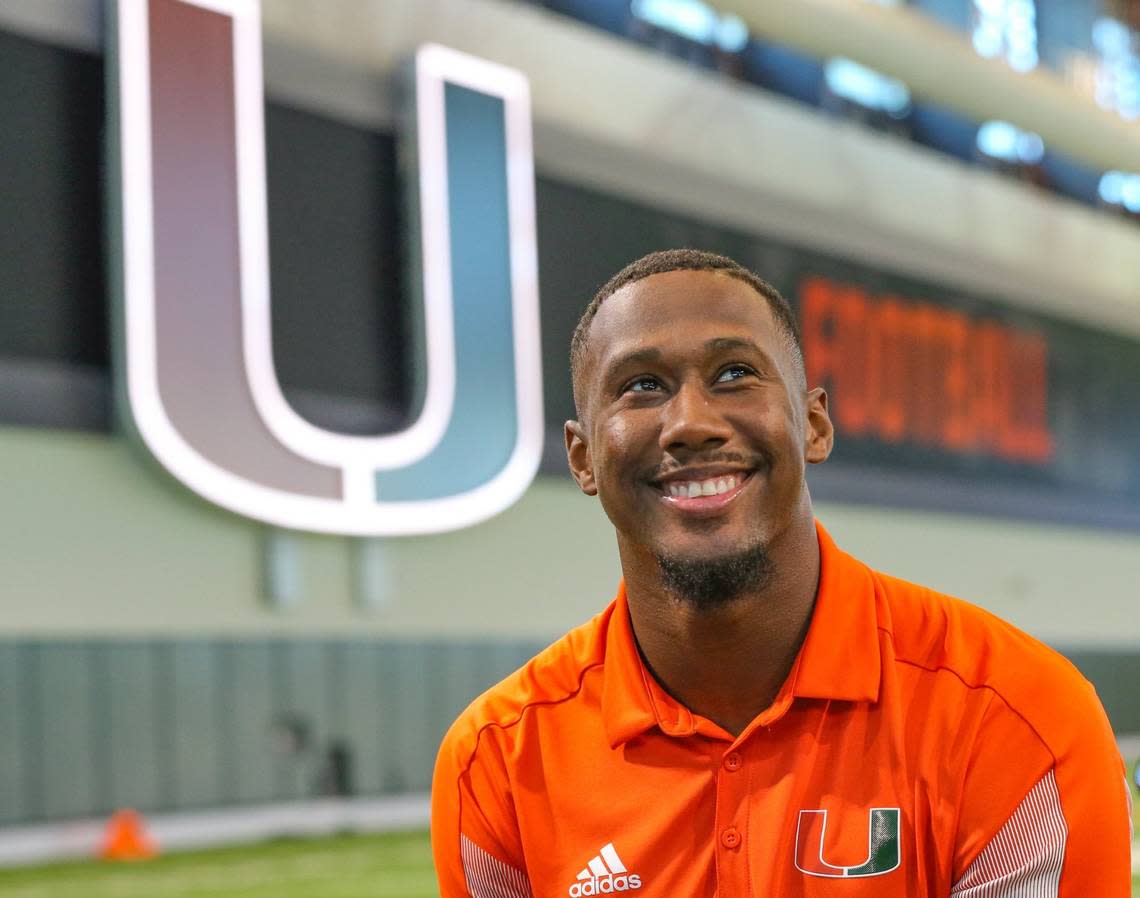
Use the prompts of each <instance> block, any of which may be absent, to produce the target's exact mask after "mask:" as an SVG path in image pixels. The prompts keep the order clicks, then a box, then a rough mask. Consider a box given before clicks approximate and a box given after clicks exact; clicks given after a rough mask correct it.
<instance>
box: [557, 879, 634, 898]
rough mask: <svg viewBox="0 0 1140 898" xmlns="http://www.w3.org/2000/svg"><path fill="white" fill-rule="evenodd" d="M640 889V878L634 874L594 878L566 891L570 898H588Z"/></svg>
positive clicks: (577, 883) (575, 884)
mask: <svg viewBox="0 0 1140 898" xmlns="http://www.w3.org/2000/svg"><path fill="white" fill-rule="evenodd" d="M640 888H641V877H640V876H638V875H637V874H636V873H619V874H617V875H616V876H615V875H613V874H612V873H611V874H610V875H608V876H595V877H593V878H591V879H587V880H586V881H585V882H576V883H574V885H572V886H570V888H569V889H568V890H567V891H569V893H570V898H588V896H590V895H609V894H610V893H611V892H627V891H629V890H631V889H640Z"/></svg>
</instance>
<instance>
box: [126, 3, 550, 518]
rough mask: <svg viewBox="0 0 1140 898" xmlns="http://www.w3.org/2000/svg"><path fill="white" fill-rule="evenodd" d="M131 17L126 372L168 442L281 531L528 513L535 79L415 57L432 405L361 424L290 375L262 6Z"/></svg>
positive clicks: (204, 491) (179, 460) (137, 427)
mask: <svg viewBox="0 0 1140 898" xmlns="http://www.w3.org/2000/svg"><path fill="white" fill-rule="evenodd" d="M111 19H112V20H113V21H112V23H111V28H112V36H111V40H110V41H109V42H108V46H109V47H110V48H111V53H112V55H113V56H114V61H113V64H111V65H109V66H108V70H109V72H111V78H112V90H110V91H109V92H108V96H109V98H110V100H111V105H112V107H113V111H112V121H111V123H110V127H109V128H108V132H109V135H110V141H111V150H112V153H111V157H112V160H113V164H112V166H111V168H112V181H113V184H112V188H111V189H112V196H111V208H112V209H113V210H115V212H116V213H117V221H116V227H115V228H114V229H113V232H114V233H115V234H116V240H117V245H116V246H115V247H114V248H113V253H114V261H115V263H116V264H115V265H113V266H112V268H113V270H116V277H117V279H118V280H117V283H116V285H115V286H116V291H115V292H116V294H117V299H118V305H117V314H118V318H119V321H118V328H117V332H118V341H119V345H118V350H117V359H118V363H119V367H118V371H119V376H120V382H121V389H120V393H121V396H122V398H123V399H124V402H123V403H122V404H123V406H124V408H125V410H126V412H127V421H128V424H129V426H130V428H131V429H132V430H133V431H134V432H136V433H137V435H138V436H139V437H141V440H142V442H143V443H144V444H145V446H146V447H147V449H148V450H149V452H150V453H151V454H152V455H153V456H154V457H155V458H156V459H157V460H158V461H159V462H160V463H161V464H162V465H163V466H164V467H165V468H166V469H168V470H169V471H170V472H171V473H172V474H173V475H174V476H175V477H176V478H177V479H178V480H180V481H182V482H183V483H184V484H186V485H187V486H188V487H190V488H191V489H192V490H194V491H195V492H196V493H198V494H199V495H201V496H203V497H204V498H206V499H208V500H209V501H211V502H214V503H216V504H218V505H220V506H223V507H225V508H228V509H230V510H231V511H234V512H237V513H239V514H242V515H246V516H248V517H251V518H255V519H258V520H261V521H264V522H266V523H270V524H273V525H276V526H281V527H290V528H296V529H302V530H314V531H322V532H328V533H342V534H351V535H361V536H368V535H372V536H391V535H402V534H421V533H431V532H439V531H445V530H452V529H456V528H460V527H465V526H468V525H471V524H474V523H477V522H479V521H481V520H483V519H485V518H488V517H490V516H491V515H493V514H496V513H497V512H499V511H502V510H503V509H505V508H506V507H508V506H509V505H511V504H512V503H513V502H514V501H515V500H516V499H518V497H519V496H520V495H521V494H522V493H523V491H524V490H525V489H526V488H527V486H528V485H529V484H530V482H531V480H532V479H533V477H534V474H535V472H536V470H537V468H538V462H539V457H540V455H541V450H542V429H543V428H542V372H541V359H540V344H539V334H538V326H539V325H538V321H539V315H538V275H537V252H536V238H535V213H534V164H533V153H532V147H531V126H530V96H529V89H528V85H527V82H526V79H525V77H524V76H523V75H522V74H520V73H519V72H517V71H514V70H511V69H507V68H504V67H502V66H499V65H497V64H493V63H490V62H487V61H484V60H480V59H476V58H473V57H470V56H467V55H464V54H461V53H458V52H456V51H453V50H449V49H447V48H444V47H439V46H433V45H429V46H424V47H421V48H420V49H419V51H418V52H417V54H416V57H415V66H414V78H413V79H412V80H413V82H414V89H413V90H412V91H411V97H410V100H409V102H410V104H411V108H410V109H409V116H408V120H409V123H410V124H409V125H408V126H407V127H404V128H403V129H402V131H401V134H400V136H399V140H400V141H401V142H403V143H405V144H406V146H405V149H407V150H408V152H406V153H404V154H403V156H404V157H405V158H406V159H408V160H411V161H412V166H411V168H413V169H414V171H409V172H407V174H408V175H409V182H408V185H409V189H407V190H406V191H405V192H406V193H407V194H408V195H409V205H410V207H411V209H410V212H409V221H411V222H413V225H412V227H413V228H414V233H412V234H411V235H410V239H409V241H408V242H409V244H410V245H412V246H413V247H414V248H415V249H414V253H415V256H416V259H415V263H414V265H415V270H414V271H413V276H412V277H411V278H410V281H411V282H412V283H413V284H414V287H415V289H414V290H413V291H411V292H412V293H413V301H414V302H416V303H419V304H421V305H422V315H421V316H417V317H419V318H420V319H421V320H422V321H423V327H422V340H421V345H420V346H419V348H418V353H419V355H420V356H421V357H423V358H424V360H425V362H424V366H423V368H424V371H425V378H424V384H423V389H422V394H423V401H422V405H421V406H420V411H419V414H418V416H417V417H416V419H415V421H414V422H413V423H412V424H411V425H410V426H409V427H407V428H406V429H405V430H402V431H400V432H397V433H391V434H384V435H380V436H356V435H348V434H342V433H335V432H333V431H329V430H325V429H322V428H320V427H317V426H315V425H313V424H312V423H310V422H308V421H306V420H305V419H304V418H302V417H301V416H300V415H298V414H297V413H296V412H295V411H294V410H293V409H292V408H291V407H290V406H289V404H288V402H287V401H286V399H285V397H284V395H283V393H282V390H281V387H280V384H279V382H278V379H277V375H276V371H275V368H274V362H273V347H272V339H271V332H270V303H271V291H270V285H269V265H268V259H269V246H268V227H267V216H266V185H265V140H264V124H263V111H262V108H263V93H262V65H261V22H260V10H259V7H258V3H257V2H256V0H118V2H117V4H115V11H114V15H112V16H111ZM396 361H397V360H393V363H394V364H395V363H396Z"/></svg>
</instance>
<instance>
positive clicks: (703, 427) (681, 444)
mask: <svg viewBox="0 0 1140 898" xmlns="http://www.w3.org/2000/svg"><path fill="white" fill-rule="evenodd" d="M662 414H663V416H664V420H663V421H662V425H661V447H662V448H663V449H666V450H674V451H675V450H677V449H710V448H716V447H717V446H721V445H723V444H724V443H726V442H728V440H729V438H730V437H731V436H732V429H731V427H730V426H729V424H728V422H727V421H726V420H725V418H724V415H722V414H721V412H720V410H719V409H718V408H717V407H716V402H715V401H714V399H713V397H711V396H710V395H709V394H708V391H706V390H705V389H704V388H703V386H701V385H699V384H693V383H686V384H683V385H682V386H681V388H680V389H679V390H678V391H677V393H676V394H674V395H673V397H672V398H670V399H669V401H668V402H666V403H665V405H664V406H663V407H662Z"/></svg>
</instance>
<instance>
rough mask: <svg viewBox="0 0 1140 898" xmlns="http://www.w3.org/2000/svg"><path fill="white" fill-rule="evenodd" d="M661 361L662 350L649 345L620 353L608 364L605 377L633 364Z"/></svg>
mask: <svg viewBox="0 0 1140 898" xmlns="http://www.w3.org/2000/svg"><path fill="white" fill-rule="evenodd" d="M659 361H661V350H660V349H654V348H652V347H648V348H646V349H635V350H633V351H632V352H627V353H624V354H623V355H619V356H618V357H617V358H615V359H614V360H613V361H612V362H610V363H609V364H608V365H606V370H605V372H604V376H605V377H610V376H611V375H612V374H613V372H615V371H618V370H620V369H622V368H626V367H629V366H631V365H648V364H650V363H651V362H659Z"/></svg>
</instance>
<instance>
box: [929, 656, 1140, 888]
mask: <svg viewBox="0 0 1140 898" xmlns="http://www.w3.org/2000/svg"><path fill="white" fill-rule="evenodd" d="M1074 679H1075V680H1076V682H1074V683H1072V684H1066V685H1065V686H1064V687H1063V688H1062V690H1061V691H1062V694H1061V695H1054V696H1053V697H1052V700H1051V701H1049V702H1048V703H1047V704H1046V705H1044V706H1042V705H1041V704H1039V703H1035V704H1034V707H1033V709H1032V712H1031V713H1032V717H1030V716H1027V715H1023V714H1021V713H1019V712H1018V711H1017V710H1014V709H1013V708H1012V707H1011V706H1010V705H1009V704H1008V703H1007V702H1006V701H1005V700H1004V699H1003V698H1002V697H1001V696H999V695H996V694H995V695H994V696H993V698H992V700H991V702H990V704H989V707H988V708H987V711H986V714H985V717H984V720H983V724H982V726H981V727H980V728H979V730H978V736H977V740H976V742H975V745H974V750H973V752H972V755H971V757H970V761H969V765H968V767H967V774H966V779H965V782H964V783H963V790H962V797H961V803H960V806H959V818H958V819H959V826H958V839H957V842H956V846H955V855H954V858H953V869H954V877H953V882H954V886H953V888H952V890H951V896H953V898H1023V896H1033V898H1077V896H1087V895H1097V896H1098V898H1128V896H1129V895H1130V894H1131V885H1130V879H1131V848H1130V843H1131V837H1130V815H1129V811H1128V796H1129V793H1128V788H1127V780H1126V779H1125V776H1124V765H1123V762H1122V760H1121V758H1120V753H1119V751H1118V750H1117V747H1116V741H1115V739H1114V737H1113V735H1112V730H1111V728H1110V726H1109V724H1108V720H1107V718H1106V717H1105V714H1104V711H1103V709H1102V708H1101V706H1100V702H1099V701H1098V700H1097V698H1096V694H1095V692H1093V690H1092V687H1091V686H1090V685H1089V684H1088V683H1087V682H1085V681H1084V680H1083V679H1079V678H1074ZM1043 708H1044V710H1043Z"/></svg>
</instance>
